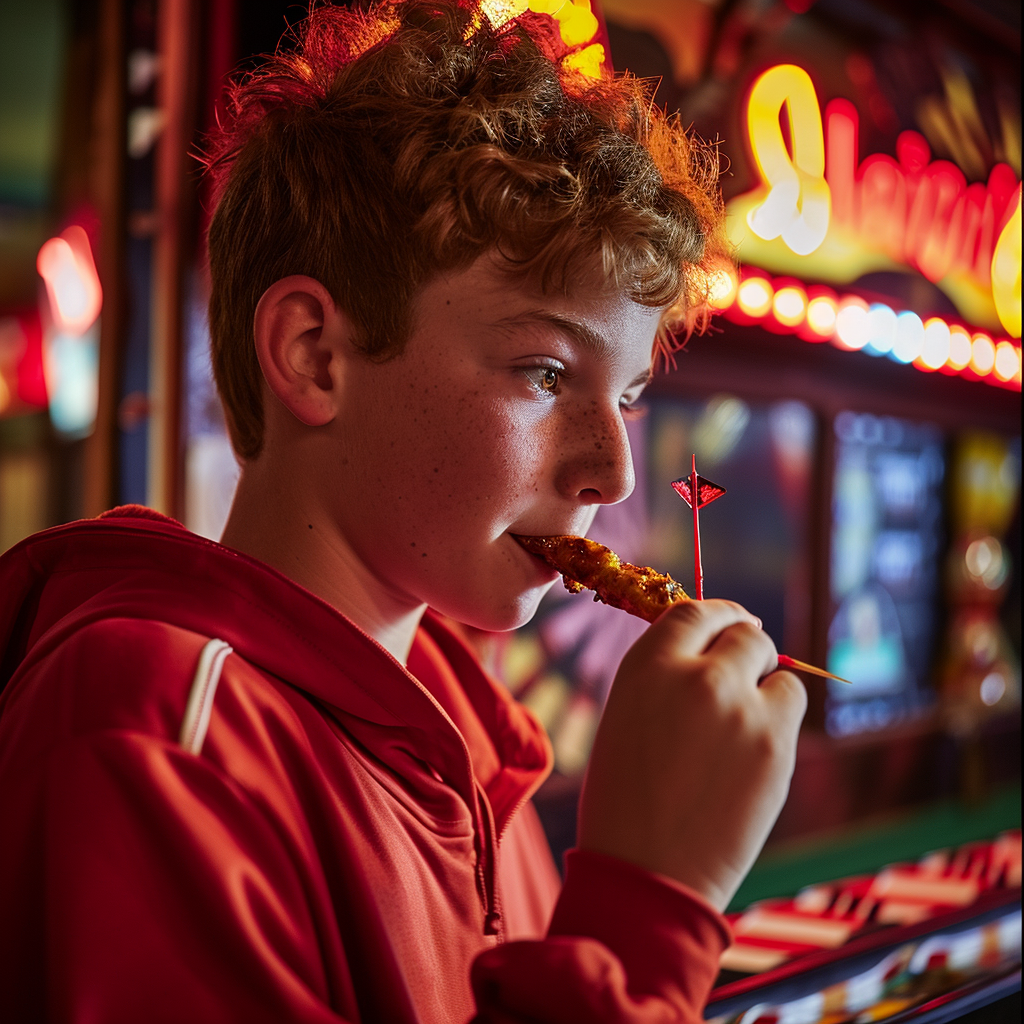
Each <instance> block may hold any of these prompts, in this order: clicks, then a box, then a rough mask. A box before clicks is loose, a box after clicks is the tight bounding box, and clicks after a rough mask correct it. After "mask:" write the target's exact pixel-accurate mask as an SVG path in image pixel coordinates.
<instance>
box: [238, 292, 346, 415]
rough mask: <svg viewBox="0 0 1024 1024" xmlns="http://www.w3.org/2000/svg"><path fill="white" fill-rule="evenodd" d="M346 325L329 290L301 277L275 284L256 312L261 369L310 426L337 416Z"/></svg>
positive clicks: (286, 403) (282, 399)
mask: <svg viewBox="0 0 1024 1024" xmlns="http://www.w3.org/2000/svg"><path fill="white" fill-rule="evenodd" d="M346 324H347V318H346V317H344V315H343V314H342V313H341V312H340V311H339V310H338V308H337V307H336V306H335V304H334V300H333V299H332V298H331V296H330V293H329V292H328V291H327V289H326V288H325V287H324V286H323V285H322V284H320V282H319V281H316V280H314V279H313V278H311V277H305V276H303V275H294V276H292V277H284V278H281V280H280V281H275V282H274V283H273V284H272V285H271V286H270V287H269V288H268V289H267V290H266V291H265V292H264V293H263V295H262V296H261V297H260V301H259V303H258V304H257V306H256V315H255V317H254V318H253V334H254V337H255V341H256V356H257V358H258V359H259V363H260V369H262V370H263V376H264V378H265V379H266V382H267V385H268V386H269V388H270V390H271V391H272V392H273V394H274V395H275V396H276V397H277V399H278V400H279V401H280V402H281V404H282V405H284V407H285V408H286V409H287V410H288V411H289V412H290V413H291V414H292V415H293V416H295V418H296V419H298V420H299V421H300V422H302V423H305V424H306V425H307V426H311V427H320V426H323V425H324V424H326V423H330V422H331V420H332V419H334V416H335V414H336V413H337V401H338V396H339V391H340V383H341V381H340V378H339V374H340V373H341V372H342V362H343V361H342V360H341V359H340V358H339V357H340V351H339V344H340V343H341V341H342V340H343V339H342V337H341V335H342V334H343V333H344V327H345V325H346Z"/></svg>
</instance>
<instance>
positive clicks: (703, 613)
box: [647, 601, 757, 658]
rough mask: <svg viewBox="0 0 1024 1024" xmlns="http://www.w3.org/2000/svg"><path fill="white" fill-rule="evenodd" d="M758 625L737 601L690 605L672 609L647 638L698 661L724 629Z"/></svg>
mask: <svg viewBox="0 0 1024 1024" xmlns="http://www.w3.org/2000/svg"><path fill="white" fill-rule="evenodd" d="M756 621H757V620H756V619H755V617H754V616H753V615H751V614H750V612H748V611H747V610H746V608H744V607H743V606H742V605H738V604H736V603H735V602H734V601H687V602H686V603H685V604H677V605H673V607H671V608H669V609H668V611H666V612H665V614H664V615H662V616H661V618H659V619H658V621H657V622H656V623H655V624H654V625H653V626H652V627H651V628H650V629H649V630H648V632H647V636H648V637H650V638H651V639H652V640H657V641H658V642H661V643H668V644H669V645H670V646H671V647H672V649H673V650H674V651H675V652H676V653H677V654H678V655H680V656H681V657H684V658H694V657H697V655H700V654H703V653H704V651H705V650H706V649H707V647H708V645H709V644H711V643H712V642H713V641H714V639H715V638H716V637H717V636H718V635H719V634H720V633H721V632H722V630H723V629H728V628H729V627H730V626H734V625H736V624H737V623H740V622H742V623H746V624H747V625H749V626H754V624H755V623H756Z"/></svg>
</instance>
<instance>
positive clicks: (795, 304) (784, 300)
mask: <svg viewBox="0 0 1024 1024" xmlns="http://www.w3.org/2000/svg"><path fill="white" fill-rule="evenodd" d="M772 312H773V313H774V314H775V319H776V320H778V321H779V323H780V324H784V325H785V326H786V327H797V326H799V325H800V324H802V323H803V322H804V317H806V316H807V292H805V291H804V290H803V288H797V287H796V286H795V285H787V286H786V287H785V288H780V289H779V290H778V291H777V292H776V293H775V298H774V299H772Z"/></svg>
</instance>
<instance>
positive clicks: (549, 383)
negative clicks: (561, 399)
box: [538, 366, 561, 391]
mask: <svg viewBox="0 0 1024 1024" xmlns="http://www.w3.org/2000/svg"><path fill="white" fill-rule="evenodd" d="M560 379H561V378H560V377H559V375H558V371H557V370H556V369H555V368H554V367H553V366H542V367H541V370H540V379H539V381H538V383H539V384H540V387H541V390H543V391H554V390H555V388H557V387H558V382H559V380H560Z"/></svg>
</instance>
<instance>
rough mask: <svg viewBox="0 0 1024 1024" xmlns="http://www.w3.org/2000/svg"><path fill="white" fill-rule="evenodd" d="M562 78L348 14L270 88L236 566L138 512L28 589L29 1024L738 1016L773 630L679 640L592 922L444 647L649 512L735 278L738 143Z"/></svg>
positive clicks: (2, 760) (232, 333)
mask: <svg viewBox="0 0 1024 1024" xmlns="http://www.w3.org/2000/svg"><path fill="white" fill-rule="evenodd" d="M559 45H560V44H559V42H558V37H557V35H556V34H555V33H553V32H552V30H551V22H550V19H547V18H545V17H541V16H530V17H525V18H521V19H519V20H518V21H517V22H513V23H510V24H506V25H505V26H503V27H502V28H501V30H496V29H494V28H492V27H491V25H490V23H489V22H488V21H487V19H486V18H485V17H482V16H481V15H480V12H478V11H477V10H476V9H475V8H474V7H472V6H471V5H469V4H454V3H452V4H447V5H445V4H441V3H434V4H429V3H423V2H401V3H395V4H388V5H377V6H374V7H372V8H370V9H368V10H366V11H363V12H361V13H360V12H357V13H349V12H347V11H344V10H339V9H332V8H323V9H319V10H317V11H315V12H314V13H313V14H312V15H311V17H310V20H309V22H308V25H307V27H306V30H305V35H304V38H303V41H302V45H301V46H300V47H299V48H298V49H297V50H296V51H295V52H294V53H292V54H286V55H280V56H278V57H277V58H276V59H275V60H274V61H273V62H272V63H271V64H270V65H269V66H268V67H267V68H266V69H264V70H263V71H261V72H259V73H258V74H257V75H255V76H254V77H253V78H251V79H250V80H249V81H247V82H246V83H244V84H242V85H241V86H240V87H238V88H237V89H236V90H235V92H234V95H233V106H232V109H231V111H230V116H229V118H228V119H227V121H226V124H225V126H224V128H223V129H222V130H221V133H220V135H219V137H218V139H217V140H215V151H214V157H213V161H212V162H213V166H214V169H215V171H216V172H217V174H218V175H219V180H220V191H219V199H218V206H217V210H216V213H215V216H214V218H213V223H212V226H211V230H210V239H209V242H210V266H211V274H212V301H211V328H212V338H213V356H214V367H215V372H216V375H217V381H218V385H219V387H220V391H221V394H222V397H223V400H224V404H225V408H226V412H227V418H228V423H229V428H230V431H231V437H232V440H233V443H234V445H235V448H236V450H237V452H238V454H239V456H240V459H241V460H242V474H241V480H240V482H239V486H238V492H237V498H236V500H235V503H234V506H233V508H232V511H231V516H230V519H229V521H228V524H227V528H226V530H225V533H224V538H223V545H218V544H214V543H211V542H208V541H204V540H202V539H200V538H197V537H195V536H193V535H191V534H189V533H188V532H187V531H185V530H184V529H182V528H181V527H180V526H179V525H178V524H176V523H174V522H173V521H171V520H168V519H166V518H164V517H161V516H158V515H157V514H156V513H151V512H148V511H147V510H143V509H138V508H134V509H132V508H129V509H121V510H115V511H114V512H112V513H109V514H107V515H106V516H104V517H101V518H100V519H98V520H93V521H90V522H85V523H77V524H72V525H70V526H67V527H61V528H58V529H55V530H51V531H48V532H47V533H45V534H41V535H39V536H37V537H34V538H30V539H29V540H28V541H26V542H25V543H23V544H22V545H20V546H19V547H17V548H15V549H14V550H13V551H12V552H10V553H9V554H8V555H7V556H6V557H5V559H4V560H3V563H2V577H0V579H2V589H0V606H2V610H3V614H2V615H0V622H2V624H3V626H2V628H3V634H2V637H0V639H2V642H0V668H2V678H3V679H5V680H7V685H6V689H5V691H4V693H3V697H2V704H0V820H3V822H4V826H5V837H4V841H3V844H2V847H0V922H2V924H0V928H2V930H3V949H2V950H0V991H2V992H3V993H4V995H3V1000H4V1004H5V1014H8V1015H9V1019H12V1020H19V1021H20V1020H37V1019H50V1020H54V1021H76V1022H77V1021H83V1022H84V1021H97V1022H114V1021H147V1022H156V1021H182V1020H195V1021H203V1022H207V1021H209V1022H215V1021H216V1022H219V1021H251V1022H259V1021H294V1022H314V1021H315V1022H328V1021H332V1022H337V1021H382V1022H383V1021H386V1022H396V1024H397V1022H406V1021H408V1022H411V1021H419V1022H442V1021H443V1022H449V1021H465V1020H468V1019H470V1018H471V1017H473V1016H474V1014H476V1015H477V1016H478V1019H480V1020H483V1021H496V1022H497V1021H502V1022H510V1021H524V1022H525V1021H531V1022H538V1021H543V1022H561V1024H564V1022H576V1021H580V1022H585V1021H594V1022H608V1021H616V1022H653V1021H659V1022H661V1021H676V1020H687V1021H690V1020H698V1019H699V1018H700V1016H701V1008H702V1005H703V1002H704V1001H705V999H706V996H707V992H708V990H709V987H710V985H711V982H712V980H713V978H714V976H715V973H716V965H717V960H718V957H719V955H720V953H721V951H722V949H723V947H724V946H725V945H726V943H727V942H728V931H727V928H726V926H725V923H724V921H723V919H722V917H721V916H720V912H721V911H722V910H723V909H724V907H725V906H726V904H727V903H728V901H729V899H730V897H731V895H732V893H733V892H734V891H735V889H736V887H737V886H738V884H739V881H740V880H741V878H742V877H743V875H744V873H745V872H746V871H747V869H748V868H749V866H750V864H751V862H752V860H753V858H754V857H755V855H756V853H757V851H758V850H759V848H760V846H761V844H762V843H763V841H764V838H765V836H766V835H767V832H768V829H769V828H770V826H771V823H772V822H773V820H774V818H775V816H776V815H777V813H778V810H779V808H780V807H781V804H782V801H783V799H784V797H785V793H786V790H787V786H788V780H789V776H790V773H791V770H792V765H793V758H794V749H795V738H796V733H797V729H798V725H799V722H800V719H801V717H802V714H803V709H804V695H803V691H802V688H801V687H800V685H799V683H798V681H797V680H796V679H795V678H794V677H793V676H792V675H789V674H787V673H785V672H778V671H775V669H776V667H777V662H776V654H775V650H774V647H773V646H772V643H771V641H770V640H769V639H768V638H767V636H766V635H765V634H764V633H763V632H762V631H761V629H760V628H759V623H758V622H757V621H756V620H755V619H754V617H753V616H751V615H750V614H748V613H747V612H746V611H744V610H743V609H742V608H740V607H738V606H736V605H734V604H730V603H728V602H724V601H706V602H703V603H698V602H693V603H690V604H686V605H683V606H680V607H677V608H674V609H673V610H671V611H670V612H668V613H666V614H665V615H664V616H663V617H662V618H661V619H660V620H659V621H658V622H657V623H655V624H654V625H653V626H652V627H651V628H650V629H649V630H648V631H647V633H646V634H645V635H644V636H643V637H642V638H641V639H640V641H639V642H638V643H637V644H636V645H635V646H634V647H633V648H632V650H631V651H630V652H629V653H628V654H627V656H626V658H625V659H624V661H623V664H622V666H621V668H620V670H619V673H618V676H617V678H616V682H615V685H614V687H613V690H612V694H611V697H610V699H609V702H608V705H607V709H606V711H605V714H604V717H603V720H602V723H601V727H600V730H599V733H598V737H597V741H596V744H595V747H594V753H593V756H592V759H591V763H590V766H589V771H588V775H587V781H586V786H585V789H584V793H583V797H582V800H581V807H580V820H579V849H578V850H576V851H575V852H573V853H571V854H570V855H569V857H568V861H567V875H566V880H565V884H564V887H563V888H562V890H561V893H560V895H559V894H558V892H557V883H556V880H555V876H554V872H553V869H552V865H551V862H550V856H549V855H548V854H547V852H546V848H545V847H544V843H543V836H542V835H541V833H540V830H539V827H538V822H537V818H536V815H535V814H534V812H533V811H532V809H531V807H530V805H529V803H528V801H529V798H530V796H531V794H532V793H533V792H534V791H535V790H536V788H537V786H538V785H539V784H540V782H541V781H542V779H543V778H544V776H545V774H546V773H547V772H548V771H549V768H550V754H549V748H548V745H547V742H546V740H545V738H544V736H543V733H542V731H541V730H540V728H539V726H538V725H537V724H536V722H535V721H534V720H533V719H532V718H531V717H530V716H529V714H528V713H526V712H525V711H524V710H523V709H522V708H521V707H520V706H518V705H517V704H515V702H514V701H512V700H511V699H510V698H509V697H508V696H507V695H506V694H505V693H504V692H503V690H502V689H501V687H500V686H499V685H497V684H496V683H494V682H492V681H491V680H490V679H489V678H488V677H487V676H486V675H485V674H484V673H483V672H482V670H481V669H480V667H479V665H478V664H477V662H476V661H475V659H474V657H473V655H472V653H471V651H470V650H469V648H468V647H467V646H466V645H465V644H464V643H463V642H462V641H461V640H460V638H459V635H458V633H457V632H456V631H455V630H454V629H453V628H451V627H450V626H448V625H446V621H447V620H455V621H457V622H462V623H467V624H470V625H472V626H475V627H479V628H482V629H487V630H507V629H511V628H514V627H515V626H518V625H520V624H522V623H523V622H525V621H527V620H528V619H529V618H530V616H531V615H532V613H533V611H534V610H535V608H536V606H537V602H538V601H539V599H540V597H541V595H542V594H543V593H544V592H545V590H546V589H547V588H548V587H550V586H551V584H552V583H553V582H554V579H555V574H553V573H552V572H551V571H550V570H549V569H548V568H547V567H546V566H544V565H543V564H542V563H541V562H540V561H539V560H537V559H535V558H534V557H533V556H531V555H529V554H527V553H526V552H525V551H524V550H523V549H522V548H521V547H520V546H519V545H518V544H517V542H516V540H515V536H516V535H522V534H557V533H578V534H582V533H584V532H585V531H586V530H587V528H588V527H589V525H590V523H591V521H592V519H593V514H594V512H595V510H596V509H597V508H598V507H599V506H600V505H601V504H606V503H611V502H616V501H620V500H622V499H623V498H624V497H625V496H626V495H627V494H628V493H629V492H630V489H631V488H632V486H633V473H632V469H631V462H630V453H629V448H628V444H627V440H626V434H625V429H624V424H623V419H624V417H626V416H628V415H629V414H630V410H631V408H632V406H633V405H634V404H635V403H636V401H637V399H638V398H639V396H640V393H641V391H642V390H643V388H644V385H645V383H646V382H647V379H648V376H649V373H650V368H651V364H652V358H653V356H654V354H655V352H656V351H658V350H659V348H660V346H662V345H663V344H664V339H665V338H666V337H667V330H668V329H669V328H671V327H673V326H677V325H679V324H680V323H682V321H683V318H684V317H685V316H686V315H690V316H692V315H693V311H694V310H695V309H696V308H697V306H696V299H695V295H696V293H697V291H698V289H697V288H696V287H695V285H696V284H697V282H699V281H700V280H701V279H702V275H703V274H704V273H705V271H706V269H707V267H709V266H710V265H711V261H712V260H713V259H714V258H715V256H716V255H717V252H718V246H719V243H718V241H717V239H718V237H719V236H718V231H719V223H720V214H719V210H718V202H717V199H716V198H715V193H714V188H713V184H709V183H708V175H707V174H704V175H703V176H702V175H701V174H700V173H698V168H699V166H700V160H701V155H700V153H699V151H697V150H695V149H694V148H692V146H691V144H690V143H689V142H688V140H687V139H686V137H685V136H684V135H683V133H682V132H681V131H680V130H679V128H678V127H677V126H676V125H674V124H673V123H671V122H667V121H666V120H665V118H664V117H663V116H662V115H661V114H660V113H659V112H658V111H657V110H655V109H653V108H652V105H651V104H650V102H649V100H648V97H647V95H646V94H645V92H644V90H643V88H642V87H641V86H640V85H638V84H637V83H636V82H633V81H628V80H623V81H619V82H611V81H603V82H600V83H596V84H594V83H588V82H587V81H586V80H585V79H583V78H581V77H579V76H577V75H576V74H575V73H573V72H572V71H571V70H564V69H561V70H560V65H559V60H560V59H561V57H562V56H563V55H564V51H560V49H559ZM442 616H443V617H444V618H442ZM556 899H557V902H556Z"/></svg>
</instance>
